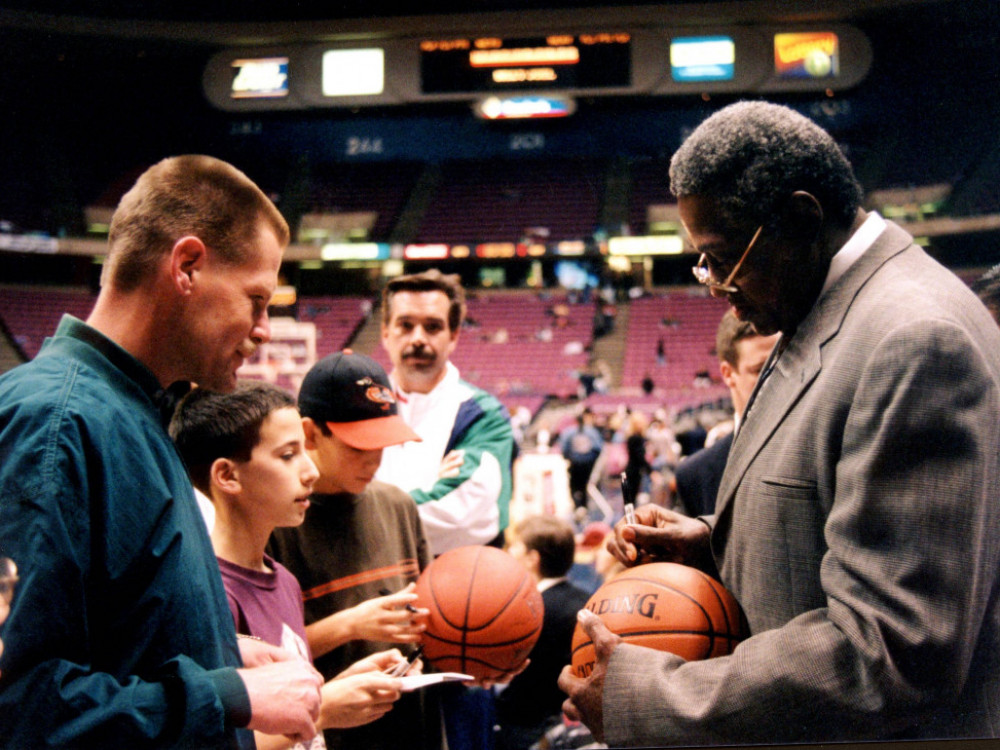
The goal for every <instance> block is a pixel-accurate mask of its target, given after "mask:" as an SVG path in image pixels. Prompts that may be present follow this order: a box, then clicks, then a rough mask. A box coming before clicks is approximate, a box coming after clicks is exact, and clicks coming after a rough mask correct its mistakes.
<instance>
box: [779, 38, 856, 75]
mask: <svg viewBox="0 0 1000 750" xmlns="http://www.w3.org/2000/svg"><path fill="white" fill-rule="evenodd" d="M839 46H840V45H839V41H838V39H837V35H836V34H834V33H833V32H830V31H817V32H810V33H794V34H775V35H774V73H775V75H776V76H777V77H778V78H783V79H789V78H806V79H811V78H833V77H835V76H836V75H837V74H838V73H839V70H840V49H839Z"/></svg>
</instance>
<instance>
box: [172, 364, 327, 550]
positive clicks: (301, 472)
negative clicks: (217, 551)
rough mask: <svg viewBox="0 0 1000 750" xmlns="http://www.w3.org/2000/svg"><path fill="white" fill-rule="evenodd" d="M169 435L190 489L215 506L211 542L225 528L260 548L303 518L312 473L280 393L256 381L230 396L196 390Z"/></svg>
mask: <svg viewBox="0 0 1000 750" xmlns="http://www.w3.org/2000/svg"><path fill="white" fill-rule="evenodd" d="M170 434H171V437H173V439H174V442H175V443H176V445H177V449H178V452H179V453H180V454H181V457H182V458H183V459H184V463H185V465H186V466H187V467H188V473H189V474H190V476H191V481H192V483H193V484H194V485H195V486H196V487H197V488H198V489H200V490H201V491H202V492H203V493H205V495H207V496H208V497H210V498H211V499H212V502H213V504H214V505H215V509H216V522H215V526H214V528H213V539H214V538H215V533H216V532H217V531H221V532H225V530H226V528H227V527H229V528H230V529H234V528H235V529H237V530H239V531H240V533H243V532H246V533H251V534H254V535H255V536H256V537H258V538H259V537H261V536H262V537H263V542H266V540H267V535H269V534H270V533H271V531H272V530H273V529H274V528H277V527H283V526H297V525H298V524H300V523H302V521H303V520H304V519H305V513H306V509H307V508H308V507H309V500H308V498H309V495H310V494H311V493H312V488H313V484H314V482H315V481H316V478H317V477H318V476H319V472H318V471H317V470H316V466H315V465H314V464H313V462H312V460H311V459H310V458H309V456H308V454H307V453H306V450H305V436H304V435H303V432H302V419H301V417H300V416H299V412H298V409H297V408H296V406H295V400H294V399H293V398H292V396H291V395H290V394H289V393H288V392H287V391H285V390H283V389H282V388H279V387H278V386H275V385H271V384H269V383H262V382H256V381H242V382H240V383H239V384H238V385H237V387H236V389H235V390H234V391H232V392H230V393H218V392H214V391H209V390H206V389H203V388H196V389H195V390H193V391H192V392H191V393H189V394H188V395H187V396H186V397H185V398H184V399H183V400H182V401H181V403H180V405H179V406H178V408H177V412H176V413H175V414H174V417H173V420H172V421H171V423H170ZM261 549H263V546H261Z"/></svg>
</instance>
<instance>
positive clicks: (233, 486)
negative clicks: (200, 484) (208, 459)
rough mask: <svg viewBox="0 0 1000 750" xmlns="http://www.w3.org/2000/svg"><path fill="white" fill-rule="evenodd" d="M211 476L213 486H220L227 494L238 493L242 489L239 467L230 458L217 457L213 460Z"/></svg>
mask: <svg viewBox="0 0 1000 750" xmlns="http://www.w3.org/2000/svg"><path fill="white" fill-rule="evenodd" d="M209 478H210V479H211V481H212V486H213V487H218V488H219V490H221V491H222V492H224V493H225V494H227V495H236V494H237V493H239V491H240V490H241V489H242V485H241V484H240V475H239V467H238V466H237V465H236V462H234V461H231V460H230V459H228V458H217V459H215V460H214V461H213V462H212V467H211V468H210V469H209Z"/></svg>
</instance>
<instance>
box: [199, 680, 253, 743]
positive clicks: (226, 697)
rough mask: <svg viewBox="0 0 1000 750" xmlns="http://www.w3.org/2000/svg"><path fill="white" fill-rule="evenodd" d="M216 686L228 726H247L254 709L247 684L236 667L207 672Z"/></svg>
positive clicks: (216, 692)
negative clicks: (252, 708)
mask: <svg viewBox="0 0 1000 750" xmlns="http://www.w3.org/2000/svg"><path fill="white" fill-rule="evenodd" d="M207 675H208V677H209V679H210V680H211V681H212V683H213V685H214V686H215V694H216V695H218V696H219V701H220V702H221V703H222V711H223V714H224V716H225V721H226V726H230V727H237V728H241V727H245V726H247V725H248V724H249V723H250V718H251V716H252V710H251V708H250V694H249V693H248V692H247V686H246V684H245V683H244V682H243V678H242V677H240V674H239V672H237V671H236V668H235V667H223V668H222V669H212V670H209V671H208V672H207Z"/></svg>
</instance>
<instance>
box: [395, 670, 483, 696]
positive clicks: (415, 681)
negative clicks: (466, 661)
mask: <svg viewBox="0 0 1000 750" xmlns="http://www.w3.org/2000/svg"><path fill="white" fill-rule="evenodd" d="M399 679H400V681H401V682H402V683H403V687H402V690H403V692H404V693H408V692H410V691H411V690H417V689H418V688H422V687H427V686H428V685H437V684H438V683H441V682H471V681H472V680H474V679H476V678H475V677H473V676H472V675H471V674H462V673H461V672H433V673H431V674H414V675H408V676H407V677H400V678H399Z"/></svg>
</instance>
